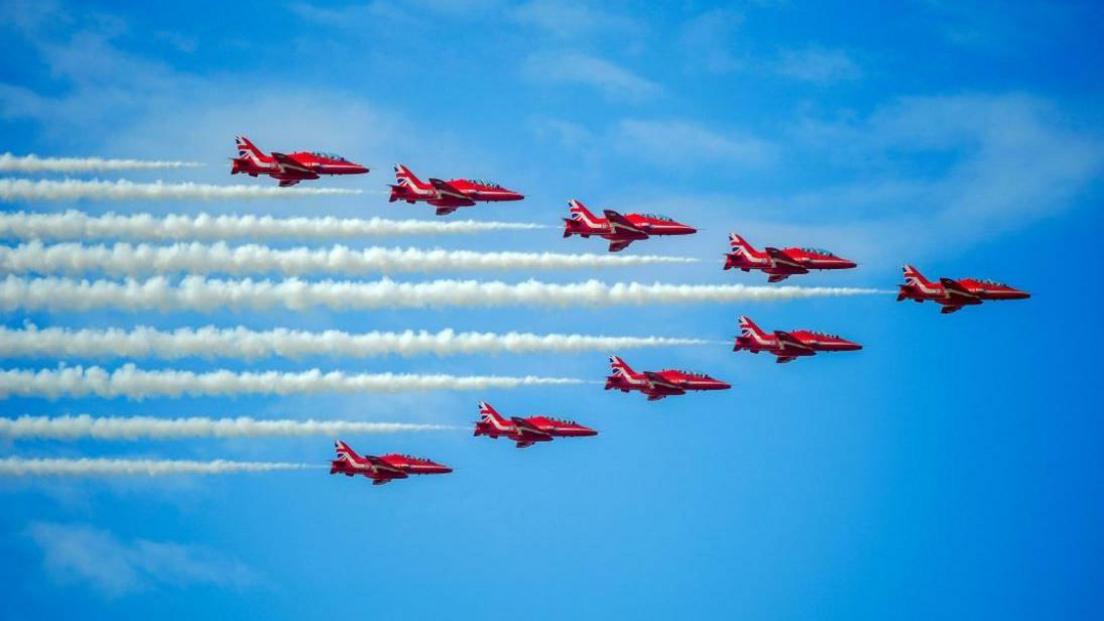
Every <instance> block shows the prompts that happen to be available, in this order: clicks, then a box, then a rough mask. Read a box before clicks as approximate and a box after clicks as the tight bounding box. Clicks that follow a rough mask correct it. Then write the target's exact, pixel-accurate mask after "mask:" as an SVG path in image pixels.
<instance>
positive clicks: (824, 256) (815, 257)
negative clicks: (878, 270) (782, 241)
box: [724, 233, 856, 282]
mask: <svg viewBox="0 0 1104 621" xmlns="http://www.w3.org/2000/svg"><path fill="white" fill-rule="evenodd" d="M728 241H729V244H731V246H732V252H730V253H728V254H726V255H725V265H724V268H725V269H726V270H730V269H732V268H739V269H741V270H743V271H745V272H747V271H749V270H760V271H762V272H763V273H765V274H769V275H770V276H769V277H768V278H767V282H781V281H783V280H786V279H787V278H789V277H790V276H793V275H794V274H808V273H809V270H845V269H850V268H853V267H855V265H856V264H855V262H854V261H848V260H847V259H843V258H840V257H837V256H836V255H834V254H832V253H831V252H829V251H827V250H821V249H817V248H783V249H781V250H779V249H778V248H771V247H770V246H768V247H766V248H764V249H763V251H762V252H760V251H758V250H756V249H755V248H754V247H752V245H751V244H749V243H747V241H745V240H744V238H743V237H740V236H739V235H737V234H735V233H733V234H731V235H729V236H728Z"/></svg>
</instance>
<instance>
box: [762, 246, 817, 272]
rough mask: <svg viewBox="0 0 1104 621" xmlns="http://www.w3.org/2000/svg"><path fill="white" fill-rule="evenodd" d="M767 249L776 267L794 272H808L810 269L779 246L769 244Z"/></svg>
mask: <svg viewBox="0 0 1104 621" xmlns="http://www.w3.org/2000/svg"><path fill="white" fill-rule="evenodd" d="M765 250H766V252H767V255H769V256H770V258H771V261H772V262H773V263H774V264H775V266H776V267H782V268H785V269H786V270H789V271H790V272H791V273H794V274H806V273H808V272H809V270H807V269H805V266H804V265H802V264H800V263H798V262H797V261H794V260H793V259H792V258H790V255H788V254H786V253H785V252H782V251H781V250H779V249H778V248H771V247H769V246H768V247H767V248H766V249H765Z"/></svg>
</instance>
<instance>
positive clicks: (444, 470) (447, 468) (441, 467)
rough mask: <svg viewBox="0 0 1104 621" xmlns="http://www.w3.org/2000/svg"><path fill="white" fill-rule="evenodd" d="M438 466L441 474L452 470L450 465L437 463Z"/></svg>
mask: <svg viewBox="0 0 1104 621" xmlns="http://www.w3.org/2000/svg"><path fill="white" fill-rule="evenodd" d="M437 468H438V469H439V470H440V471H441V474H449V473H450V472H452V468H449V467H448V466H442V465H440V464H437Z"/></svg>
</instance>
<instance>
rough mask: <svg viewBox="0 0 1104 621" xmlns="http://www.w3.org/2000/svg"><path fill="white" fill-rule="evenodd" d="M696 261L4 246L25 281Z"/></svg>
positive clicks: (2, 252) (223, 247) (10, 268)
mask: <svg viewBox="0 0 1104 621" xmlns="http://www.w3.org/2000/svg"><path fill="white" fill-rule="evenodd" d="M696 261H697V259H692V258H689V257H669V256H656V255H610V254H561V253H554V252H473V251H470V250H442V249H434V250H421V249H418V248H406V249H402V248H380V247H372V248H366V249H363V250H357V249H353V248H349V247H347V246H334V247H332V248H326V249H312V248H305V247H299V248H289V249H276V248H271V247H269V246H260V245H257V244H249V245H245V246H228V245H227V244H225V243H222V242H220V243H217V244H213V245H205V244H200V243H195V242H193V243H190V244H173V245H170V246H151V245H148V244H138V245H132V244H128V243H117V244H113V245H111V246H105V245H97V246H85V245H82V244H78V243H61V244H52V245H45V244H43V243H42V242H40V241H32V242H29V243H26V244H21V245H19V246H15V247H10V246H0V272H7V273H15V274H23V273H36V274H57V273H61V274H71V275H80V274H84V273H88V272H95V273H104V274H107V275H108V276H147V275H151V274H178V273H190V274H212V273H219V274H230V275H233V276H241V275H246V274H269V273H275V274H280V275H282V276H308V275H312V274H341V275H348V276H361V275H365V274H379V273H384V274H389V273H396V272H439V271H464V270H493V271H506V270H553V269H595V268H603V267H632V266H638V265H653V264H660V263H667V264H669V263H694V262H696Z"/></svg>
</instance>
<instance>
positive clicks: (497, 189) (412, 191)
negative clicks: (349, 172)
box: [389, 164, 525, 216]
mask: <svg viewBox="0 0 1104 621" xmlns="http://www.w3.org/2000/svg"><path fill="white" fill-rule="evenodd" d="M523 198H525V196H524V195H522V194H520V193H518V192H515V191H513V190H509V189H506V188H504V187H502V186H501V185H498V184H497V183H492V182H490V181H474V180H472V179H449V180H448V181H443V180H441V179H434V178H432V177H431V178H430V179H429V181H428V182H425V181H422V180H421V179H419V178H418V177H416V176H415V175H414V173H412V172H410V169H409V168H407V167H406V166H403V165H402V164H396V165H395V183H394V184H393V185H392V186H391V198H390V199H389V202H392V203H393V202H395V201H406V202H408V203H411V204H413V203H416V202H419V201H420V202H425V203H429V204H430V205H433V206H434V207H436V208H437V215H439V216H443V215H446V214H450V213H452V212H454V211H456V210H457V208H459V207H471V206H472V205H474V204H475V203H477V202H498V201H520V200H522V199H523Z"/></svg>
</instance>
